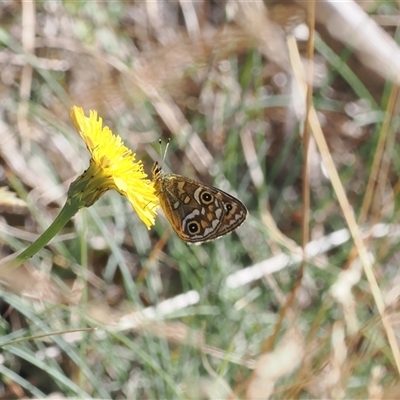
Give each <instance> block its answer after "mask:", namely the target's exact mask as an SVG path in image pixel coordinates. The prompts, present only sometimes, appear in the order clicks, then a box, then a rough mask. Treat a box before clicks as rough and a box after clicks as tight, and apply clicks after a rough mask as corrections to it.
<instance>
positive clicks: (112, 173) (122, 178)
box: [69, 107, 158, 228]
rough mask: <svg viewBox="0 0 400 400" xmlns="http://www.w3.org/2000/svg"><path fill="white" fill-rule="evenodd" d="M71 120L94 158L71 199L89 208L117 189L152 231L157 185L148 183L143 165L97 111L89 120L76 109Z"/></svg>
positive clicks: (72, 188) (91, 114)
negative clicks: (155, 186) (108, 192)
mask: <svg viewBox="0 0 400 400" xmlns="http://www.w3.org/2000/svg"><path fill="white" fill-rule="evenodd" d="M71 118H72V120H73V122H74V124H75V127H76V129H77V131H78V132H79V134H80V135H81V137H82V139H83V140H84V141H85V143H86V147H87V149H88V150H89V152H90V154H91V159H90V166H89V168H88V169H87V170H86V171H85V172H84V174H83V175H81V176H80V177H79V178H78V179H77V180H76V181H75V182H74V183H73V184H72V185H71V188H70V190H69V197H70V198H71V199H72V198H73V199H75V200H78V201H80V202H81V203H82V206H85V207H89V206H91V205H92V204H93V203H94V202H95V201H97V200H98V199H99V198H100V197H101V196H102V194H104V193H105V192H106V191H107V190H110V189H115V190H116V191H117V192H119V193H120V194H122V195H123V196H125V197H126V198H127V199H128V200H129V202H130V203H131V205H132V207H133V208H134V209H135V211H136V212H137V214H138V215H139V217H140V219H141V220H142V221H143V222H144V223H145V224H146V225H147V227H148V228H150V226H151V225H154V221H155V215H156V209H157V204H158V201H157V197H156V196H155V194H154V187H153V183H152V182H151V181H150V180H149V179H147V175H146V173H145V172H144V170H143V164H142V162H141V161H136V162H135V154H134V153H132V151H131V150H130V149H128V148H127V147H125V145H124V144H123V142H122V139H121V138H120V137H119V136H115V135H114V134H113V133H112V131H111V130H110V129H109V128H108V127H107V126H105V127H103V120H102V119H101V118H100V117H98V116H97V112H96V111H90V115H89V117H85V114H84V113H83V110H82V108H80V107H73V108H72V109H71Z"/></svg>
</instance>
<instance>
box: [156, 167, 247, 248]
mask: <svg viewBox="0 0 400 400" xmlns="http://www.w3.org/2000/svg"><path fill="white" fill-rule="evenodd" d="M153 177H154V178H153V179H154V187H155V190H156V195H157V197H158V199H159V202H160V206H161V208H162V209H163V211H164V214H165V216H166V218H167V219H168V221H169V223H170V224H171V226H172V228H173V229H174V231H175V232H176V234H177V235H178V236H179V237H180V238H181V239H182V240H183V241H185V242H188V243H195V244H200V243H204V242H207V241H210V240H214V239H217V238H219V237H221V236H223V235H226V234H228V233H230V232H232V231H233V230H235V229H236V228H237V227H239V226H240V225H241V224H242V223H243V222H244V221H245V219H246V217H247V209H246V207H245V206H244V204H243V203H242V202H241V201H240V200H238V199H236V198H235V197H233V196H231V195H230V194H228V193H225V192H223V191H222V190H219V189H217V188H215V187H213V186H210V185H206V184H204V183H201V182H198V181H195V180H193V179H189V178H186V177H184V176H180V175H175V174H165V173H163V172H162V170H161V168H160V167H159V166H158V164H157V163H156V164H155V165H154V167H153Z"/></svg>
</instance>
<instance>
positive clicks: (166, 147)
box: [158, 138, 171, 167]
mask: <svg viewBox="0 0 400 400" xmlns="http://www.w3.org/2000/svg"><path fill="white" fill-rule="evenodd" d="M170 142H171V138H168V142H167V144H166V145H165V149H164V154H163V156H162V160H161V167H164V162H165V157H166V155H167V151H168V147H169V143H170ZM158 143H159V144H160V154H161V153H162V140H161V139H158Z"/></svg>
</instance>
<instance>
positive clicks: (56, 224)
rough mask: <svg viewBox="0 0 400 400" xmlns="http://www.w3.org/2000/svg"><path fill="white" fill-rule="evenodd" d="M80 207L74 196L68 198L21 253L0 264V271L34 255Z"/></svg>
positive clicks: (12, 267) (9, 268)
mask: <svg viewBox="0 0 400 400" xmlns="http://www.w3.org/2000/svg"><path fill="white" fill-rule="evenodd" d="M80 208H82V204H81V203H80V202H79V201H77V199H76V200H75V201H74V198H69V199H68V200H67V202H66V203H65V205H64V207H63V208H62V209H61V211H60V213H59V214H58V215H57V217H56V219H55V220H54V221H53V223H52V224H51V225H50V226H49V227H48V228H47V229H46V231H45V232H43V233H42V234H41V235H40V236H39V237H38V238H37V239H36V240H35V241H34V242H33V243H32V244H31V245H30V246H29V247H27V248H26V249H25V250H24V251H23V252H22V253H19V254H18V255H17V256H16V257H15V258H13V259H12V260H9V261H7V262H5V263H4V264H3V265H1V266H0V272H3V271H4V269H7V270H11V269H15V268H17V267H19V266H20V265H21V264H23V263H24V262H25V261H26V260H28V259H29V258H31V257H32V256H34V255H35V254H36V253H37V252H38V251H39V250H41V249H42V248H43V247H44V246H46V244H47V243H49V242H50V240H51V239H53V237H54V236H56V235H57V234H58V232H60V230H61V229H62V228H63V227H64V226H65V225H66V224H67V222H68V221H69V220H70V219H71V218H72V217H73V216H74V215H75V214H76V213H77V212H78V210H79V209H80Z"/></svg>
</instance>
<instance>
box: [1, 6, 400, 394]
mask: <svg viewBox="0 0 400 400" xmlns="http://www.w3.org/2000/svg"><path fill="white" fill-rule="evenodd" d="M399 18H400V12H399V3H398V2H397V1H385V2H381V1H376V2H374V1H370V2H358V3H357V2H352V1H347V2H330V1H324V0H322V1H318V2H315V4H314V3H313V2H312V1H311V2H300V1H298V2H296V1H293V2H292V1H264V2H261V1H259V2H257V1H255V2H241V1H233V0H227V1H223V0H222V1H211V0H196V1H193V0H180V1H179V0H176V1H162V0H151V1H150V0H149V1H116V0H114V1H101V2H94V1H36V2H35V1H22V2H21V1H13V0H9V1H2V2H1V3H0V21H1V22H0V187H1V188H0V251H1V253H0V256H1V258H4V257H6V256H7V255H10V254H12V253H14V252H15V251H19V250H22V249H24V248H26V247H27V246H28V245H29V244H30V243H32V242H33V241H34V240H35V239H36V238H37V237H38V235H40V234H41V233H42V232H43V231H44V230H45V229H46V228H47V227H48V226H49V225H50V224H51V222H52V221H53V220H54V218H55V217H56V216H57V214H58V212H59V210H60V208H61V207H62V206H63V204H64V203H65V201H66V193H67V190H68V187H69V185H70V183H71V182H72V181H74V180H75V179H76V177H77V176H78V175H80V174H81V173H82V172H83V171H84V170H85V169H86V168H87V167H88V165H89V158H90V156H89V153H88V151H87V150H86V148H85V145H84V143H83V141H82V140H81V138H80V136H79V135H78V133H77V132H76V131H75V129H74V127H73V124H72V121H71V119H70V117H69V112H70V108H71V107H72V106H73V105H76V106H79V107H82V108H83V109H84V110H85V113H86V114H88V112H89V110H96V111H97V112H98V113H99V115H100V116H101V117H102V118H103V120H104V123H105V125H108V126H109V127H110V128H111V129H112V131H113V132H114V133H115V134H117V135H120V136H121V137H122V138H123V140H124V142H125V144H126V145H127V146H128V147H130V148H131V149H132V150H133V151H134V152H135V153H136V156H137V158H138V159H141V160H143V163H144V168H145V170H146V172H147V173H148V174H150V172H151V167H152V165H153V163H154V161H160V159H161V158H162V156H163V151H164V150H161V151H160V148H159V144H158V140H159V139H162V140H163V143H164V146H165V143H166V142H167V141H168V139H171V142H170V146H169V149H168V151H167V154H166V159H165V162H164V169H165V170H166V171H168V172H173V173H176V174H181V175H184V176H187V177H189V178H192V179H196V180H199V181H201V182H205V183H208V184H212V185H214V186H216V187H218V188H220V189H222V190H224V191H226V192H228V193H231V194H233V195H235V196H237V197H238V198H239V199H240V200H241V201H242V202H243V203H244V204H245V205H246V206H247V208H248V210H249V217H248V219H247V221H246V222H245V223H244V224H243V225H242V226H241V227H240V228H239V229H238V230H237V231H235V232H234V233H232V234H231V235H227V236H224V237H223V238H221V239H219V240H217V241H215V242H211V243H206V244H203V245H201V246H188V245H187V244H185V243H184V242H182V241H181V240H180V239H179V238H178V237H177V236H176V234H175V233H174V232H173V231H172V228H171V226H170V225H169V224H168V222H167V220H166V219H165V217H164V216H163V213H162V211H161V210H160V211H159V215H158V217H157V220H156V225H155V226H154V227H153V228H152V229H151V230H150V231H148V230H147V229H146V227H145V225H144V224H143V223H142V222H141V221H140V220H139V219H138V217H137V216H136V215H135V213H134V211H133V210H132V208H131V207H130V205H129V204H128V202H127V201H126V199H125V198H123V197H121V196H120V195H118V194H117V193H114V192H107V193H106V194H105V195H104V196H103V197H102V198H101V199H100V201H98V202H97V203H96V204H94V205H93V206H92V207H90V208H89V209H83V210H81V211H80V212H79V213H78V214H77V215H76V217H74V218H73V220H71V221H70V223H69V224H68V225H67V226H66V227H65V228H64V229H63V230H62V232H61V233H60V234H59V235H58V236H57V237H56V238H55V239H54V240H53V241H52V242H51V244H49V245H48V246H46V247H45V248H44V249H43V250H41V251H40V252H39V253H38V254H37V255H36V256H35V257H33V258H32V259H31V260H30V262H29V263H27V264H25V265H24V266H22V267H19V268H18V269H16V270H14V271H11V272H8V273H7V274H4V273H3V274H2V275H1V286H0V294H1V300H0V311H1V315H0V336H1V339H0V346H1V352H0V398H4V399H14V398H21V397H24V398H38V397H40V398H43V397H47V396H49V395H53V396H56V395H57V396H59V398H62V397H65V398H67V397H78V398H92V397H96V398H113V399H125V398H129V399H134V398H138V399H146V398H149V399H156V398H157V399H169V398H181V399H189V398H193V399H200V398H202V399H217V398H218V399H232V398H269V397H271V398H278V397H279V398H374V399H378V398H393V397H396V393H398V390H400V387H399V371H398V365H399V360H398V357H397V356H396V352H395V351H394V350H393V345H392V346H389V344H388V340H387V329H386V327H384V326H383V325H382V323H381V319H380V316H379V312H378V309H377V307H376V305H375V301H374V297H373V296H372V294H371V293H372V292H373V291H374V290H375V291H377V292H378V293H379V295H380V296H381V297H382V298H383V301H384V305H385V307H386V309H387V312H388V315H389V316H388V321H389V322H390V324H391V326H393V329H394V331H395V333H396V326H397V325H396V323H397V319H398V314H397V312H398V309H397V303H398V296H399V291H400V286H399V284H400V280H399V256H400V254H399V252H398V244H399V234H398V232H399V229H398V226H397V225H396V223H397V216H398V215H399V214H398V213H399V209H398V208H397V207H398V205H399V204H398V201H397V195H398V191H399V187H400V185H399V181H398V172H399V169H400V164H399V159H397V157H396V154H397V153H398V151H399V148H398V146H399V141H398V137H397V136H396V135H397V131H398V125H399V119H398V111H399V104H398V91H397V90H398V89H397V84H398V83H399V76H398V74H399V72H398V71H400V68H399V67H400V52H399V48H398V46H397V35H398V33H397V25H398V24H399V21H400V19H399ZM309 39H310V40H309ZM304 84H305V85H307V87H308V93H309V97H308V98H307V97H306V96H305V91H304V90H303V87H304V86H303V85H304ZM311 96H312V97H311ZM307 101H308V103H307ZM307 104H308V107H310V105H311V104H312V105H313V107H315V110H316V115H317V117H318V122H319V124H320V126H321V128H322V131H323V137H324V138H325V140H326V142H327V145H328V147H327V151H325V152H323V151H321V149H320V147H319V146H318V145H317V144H316V142H315V141H314V139H313V137H314V136H313V135H311V139H310V143H309V146H307V143H308V139H307V138H308V137H309V136H308V134H307V130H305V127H307V124H305V121H306V115H307ZM308 132H310V130H309V131H308ZM313 133H314V134H315V132H314V129H313ZM317 142H318V141H317ZM306 149H308V156H307V158H306V156H305V154H306V152H305V150H306ZM330 157H331V158H332V160H333V164H329V160H330ZM335 174H338V176H339V178H340V181H341V184H342V185H343V187H344V191H345V199H347V200H346V201H348V202H349V203H350V206H351V208H350V214H351V213H353V214H352V215H353V217H354V218H355V220H354V221H353V222H354V223H351V221H350V223H349V219H348V218H344V208H343V204H344V203H343V202H342V201H338V199H339V200H340V195H338V193H337V190H336V189H335V190H334V188H333V186H332V182H331V180H332V176H334V175H335ZM307 193H309V197H310V202H309V203H308V202H307ZM354 229H359V230H360V231H361V232H362V235H363V239H364V243H365V246H366V248H367V251H368V253H369V257H370V259H371V260H372V261H371V262H372V263H373V270H374V273H375V276H376V279H377V281H378V285H379V286H373V285H371V283H370V281H368V280H367V279H366V278H365V275H364V273H363V268H362V261H360V259H359V257H358V253H357V250H356V249H355V247H354V245H353V241H352V239H351V235H350V233H349V232H350V230H353V231H354ZM306 245H307V246H306ZM305 246H306V247H305ZM302 247H303V248H302ZM303 254H305V256H304V257H303V256H302V255H303ZM92 328H96V330H92ZM74 329H76V330H78V331H77V332H72V331H71V330H74ZM85 329H88V330H85ZM65 331H69V332H67V333H66V332H65ZM46 334H47V335H48V336H43V335H46ZM39 336H40V337H39ZM396 365H397V366H396Z"/></svg>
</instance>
